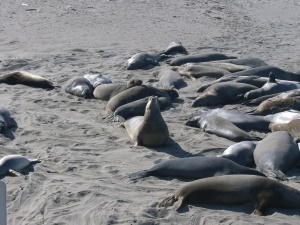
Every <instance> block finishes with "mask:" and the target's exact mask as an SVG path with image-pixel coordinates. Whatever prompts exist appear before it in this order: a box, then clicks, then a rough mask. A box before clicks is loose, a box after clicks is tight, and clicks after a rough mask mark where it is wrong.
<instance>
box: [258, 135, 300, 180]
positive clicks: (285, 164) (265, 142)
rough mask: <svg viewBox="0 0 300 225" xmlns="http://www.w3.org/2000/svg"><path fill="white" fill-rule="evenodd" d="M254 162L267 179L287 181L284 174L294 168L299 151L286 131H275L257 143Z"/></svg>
mask: <svg viewBox="0 0 300 225" xmlns="http://www.w3.org/2000/svg"><path fill="white" fill-rule="evenodd" d="M253 156H254V161H255V164H256V166H257V167H258V169H259V170H260V171H261V172H263V173H264V174H266V175H267V177H270V178H275V179H279V180H287V177H286V176H285V175H284V173H285V172H287V171H289V170H290V169H291V168H293V167H294V166H296V164H297V162H298V160H299V149H298V145H297V143H296V142H294V141H293V138H292V136H291V135H290V134H289V133H288V132H286V131H276V132H273V133H271V134H269V135H268V136H267V137H265V138H264V139H262V140H261V141H260V142H258V143H257V145H256V147H255V149H254V152H253Z"/></svg>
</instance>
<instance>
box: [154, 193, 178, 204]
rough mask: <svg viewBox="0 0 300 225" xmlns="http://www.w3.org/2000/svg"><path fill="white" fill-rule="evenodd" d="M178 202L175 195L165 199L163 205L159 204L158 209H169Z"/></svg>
mask: <svg viewBox="0 0 300 225" xmlns="http://www.w3.org/2000/svg"><path fill="white" fill-rule="evenodd" d="M174 202H176V199H175V195H172V196H170V197H167V198H165V199H164V200H163V201H162V202H161V203H159V204H158V207H167V206H169V205H173V204H174Z"/></svg>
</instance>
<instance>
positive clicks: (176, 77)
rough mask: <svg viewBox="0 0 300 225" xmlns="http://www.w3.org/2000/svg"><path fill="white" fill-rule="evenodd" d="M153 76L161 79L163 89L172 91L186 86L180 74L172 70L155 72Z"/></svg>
mask: <svg viewBox="0 0 300 225" xmlns="http://www.w3.org/2000/svg"><path fill="white" fill-rule="evenodd" d="M153 75H154V76H155V77H157V78H158V79H159V83H160V84H161V86H162V88H166V89H170V88H176V89H179V88H180V87H182V86H184V85H186V83H185V82H184V80H183V79H182V77H181V76H180V74H179V73H178V72H176V71H174V70H171V69H161V70H158V71H155V72H153Z"/></svg>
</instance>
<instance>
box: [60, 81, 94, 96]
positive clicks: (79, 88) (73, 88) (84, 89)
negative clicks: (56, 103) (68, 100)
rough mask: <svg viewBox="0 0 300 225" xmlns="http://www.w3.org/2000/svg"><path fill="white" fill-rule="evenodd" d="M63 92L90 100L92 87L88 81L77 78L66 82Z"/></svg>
mask: <svg viewBox="0 0 300 225" xmlns="http://www.w3.org/2000/svg"><path fill="white" fill-rule="evenodd" d="M65 91H66V92H67V93H69V94H72V95H76V96H78V97H84V98H90V97H91V96H92V94H93V91H94V87H93V85H92V84H91V83H90V81H89V80H88V79H86V78H85V77H79V76H78V77H73V78H72V79H70V80H68V81H67V83H66V86H65Z"/></svg>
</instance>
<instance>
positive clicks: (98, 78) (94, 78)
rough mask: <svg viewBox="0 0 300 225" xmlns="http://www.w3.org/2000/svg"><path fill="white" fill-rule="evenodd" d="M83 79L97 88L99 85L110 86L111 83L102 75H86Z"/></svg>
mask: <svg viewBox="0 0 300 225" xmlns="http://www.w3.org/2000/svg"><path fill="white" fill-rule="evenodd" d="M83 77H84V78H86V79H88V80H89V82H90V83H91V84H92V85H93V87H94V88H95V87H97V86H98V85H100V84H110V83H112V80H111V79H109V78H108V77H106V76H104V75H103V74H99V73H98V74H94V73H88V74H85V75H83Z"/></svg>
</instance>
